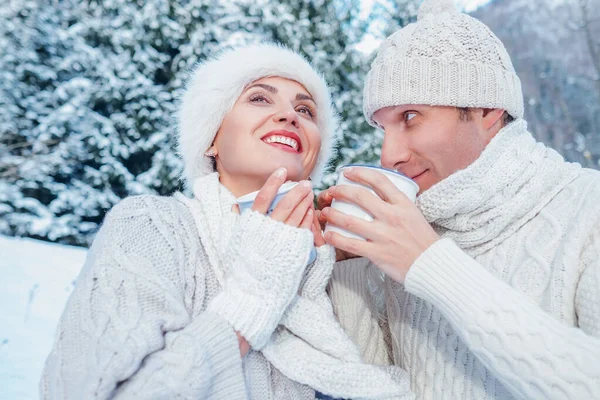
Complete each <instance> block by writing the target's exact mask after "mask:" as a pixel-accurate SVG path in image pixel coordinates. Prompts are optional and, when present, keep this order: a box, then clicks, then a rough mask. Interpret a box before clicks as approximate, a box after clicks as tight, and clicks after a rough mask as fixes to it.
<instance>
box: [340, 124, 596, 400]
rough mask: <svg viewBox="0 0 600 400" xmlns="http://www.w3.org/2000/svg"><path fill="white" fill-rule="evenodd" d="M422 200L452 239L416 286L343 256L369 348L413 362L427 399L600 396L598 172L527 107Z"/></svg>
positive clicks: (344, 301) (348, 317)
mask: <svg viewBox="0 0 600 400" xmlns="http://www.w3.org/2000/svg"><path fill="white" fill-rule="evenodd" d="M417 205H418V207H419V208H420V210H421V211H422V212H423V214H424V215H425V217H426V218H427V220H428V221H429V222H430V223H431V224H432V226H433V227H434V228H435V229H436V231H437V232H438V233H439V234H440V235H441V237H442V240H440V241H438V242H436V243H435V244H434V245H433V246H431V247H430V248H429V249H428V250H427V251H426V252H425V253H424V254H423V255H422V256H421V257H420V258H419V259H417V260H416V262H415V263H414V264H413V266H412V267H411V269H410V271H409V272H408V274H407V277H406V281H405V284H404V285H401V284H398V283H396V282H392V281H391V280H389V279H387V278H386V279H385V282H383V285H378V284H377V282H376V281H375V280H373V279H368V277H369V276H372V274H371V275H370V274H369V271H372V269H373V268H374V266H373V265H372V264H369V263H368V260H365V259H356V260H349V261H345V262H342V263H339V264H337V265H336V267H335V269H334V276H333V279H332V283H331V284H330V288H329V290H330V295H331V298H332V302H333V304H334V309H335V311H336V314H337V315H338V317H339V318H340V322H341V323H342V325H343V326H344V327H345V328H346V329H347V330H348V332H349V333H350V335H351V337H352V338H353V339H354V340H355V341H356V342H358V343H359V345H360V347H361V350H362V352H363V354H364V355H365V359H366V360H367V361H371V362H378V363H385V362H393V363H395V364H396V365H399V366H401V367H403V368H405V369H406V370H408V372H409V374H410V376H411V387H412V389H413V391H414V392H415V394H416V396H417V398H418V399H512V398H517V399H598V398H600V174H599V173H598V172H596V171H592V170H586V169H581V168H580V167H579V166H577V165H574V164H569V163H565V162H564V161H563V160H562V158H561V157H560V156H559V155H558V154H557V153H556V152H555V151H553V150H550V149H548V148H546V147H544V146H543V145H542V144H540V143H537V142H535V140H534V139H533V138H532V136H531V135H530V134H529V133H528V132H527V128H526V124H525V122H524V121H522V120H517V121H515V122H514V123H512V124H510V125H509V126H508V127H506V128H505V129H503V130H502V131H501V132H500V133H499V134H498V135H497V136H496V137H495V138H494V139H493V140H492V142H491V143H490V144H489V145H488V147H487V148H486V149H485V151H484V152H483V153H482V155H481V156H480V158H479V159H478V160H477V161H476V162H475V163H473V164H472V165H471V166H469V167H468V168H466V169H464V170H462V171H459V172H457V173H455V174H453V175H452V176H450V177H448V178H447V179H445V180H444V181H442V182H440V183H438V184H437V185H435V186H434V187H432V188H431V189H430V190H428V191H426V192H424V193H423V194H422V195H421V196H420V197H419V199H418V204H417ZM369 283H370V284H371V285H369ZM383 296H385V310H384V311H385V313H386V315H387V324H389V332H388V331H387V324H383V323H382V322H380V321H378V319H377V317H376V313H377V311H381V310H376V309H375V307H374V306H373V304H374V303H377V301H374V300H377V299H378V298H380V297H383ZM390 334H391V337H389V335H390Z"/></svg>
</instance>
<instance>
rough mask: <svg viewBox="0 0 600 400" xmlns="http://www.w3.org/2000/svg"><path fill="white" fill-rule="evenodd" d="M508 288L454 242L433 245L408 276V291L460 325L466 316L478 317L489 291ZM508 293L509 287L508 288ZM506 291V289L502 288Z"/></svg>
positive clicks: (443, 240)
mask: <svg viewBox="0 0 600 400" xmlns="http://www.w3.org/2000/svg"><path fill="white" fill-rule="evenodd" d="M498 286H507V285H506V284H505V283H504V282H502V281H500V280H498V279H497V278H495V277H494V276H493V275H491V274H490V273H489V272H488V271H486V270H485V269H484V268H483V267H482V266H481V265H480V264H479V263H478V262H477V261H475V260H474V259H473V258H471V257H470V256H469V255H467V254H466V253H465V252H464V251H463V250H461V249H460V248H459V247H458V246H457V245H456V244H455V243H454V242H453V241H452V240H451V239H440V240H438V241H437V242H435V243H434V244H433V245H431V246H430V247H429V248H428V249H427V250H426V251H425V252H424V253H423V254H422V255H421V256H420V257H419V258H418V259H417V260H416V261H415V262H414V263H413V265H412V266H411V268H410V270H409V271H408V273H407V274H406V280H405V282H404V287H405V289H406V290H407V291H408V292H409V293H411V294H414V295H415V296H418V297H420V298H422V299H424V300H426V301H428V302H429V303H431V304H432V305H434V306H435V307H436V308H438V309H439V310H440V311H442V312H443V313H444V315H445V316H446V317H447V318H448V319H449V320H451V321H452V322H454V323H456V324H460V322H461V321H462V319H463V317H462V316H461V315H464V314H465V313H469V310H471V309H472V310H473V312H471V313H470V314H471V315H473V314H476V313H477V312H476V311H478V310H480V309H482V308H483V307H482V305H483V304H484V303H487V302H489V301H490V290H491V289H492V288H494V289H496V288H497V287H498ZM506 289H508V290H510V288H509V287H508V286H507V288H506ZM501 290H503V289H501Z"/></svg>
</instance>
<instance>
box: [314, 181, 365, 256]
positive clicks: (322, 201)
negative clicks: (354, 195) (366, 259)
mask: <svg viewBox="0 0 600 400" xmlns="http://www.w3.org/2000/svg"><path fill="white" fill-rule="evenodd" d="M332 201H333V198H332V197H331V195H330V194H329V193H328V191H327V190H325V191H323V192H321V193H319V195H318V196H317V208H318V210H317V211H316V215H317V220H318V221H319V224H320V225H321V231H323V230H325V224H326V223H327V220H326V219H325V217H324V216H323V214H322V213H321V211H319V210H323V209H324V208H325V207H329V206H331V202H332ZM357 257H360V256H357V255H356V254H352V253H348V252H347V251H343V250H340V249H338V248H336V249H335V261H344V260H349V259H351V258H357Z"/></svg>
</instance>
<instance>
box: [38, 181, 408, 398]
mask: <svg viewBox="0 0 600 400" xmlns="http://www.w3.org/2000/svg"><path fill="white" fill-rule="evenodd" d="M193 190H194V198H193V199H190V198H187V197H185V196H183V195H181V194H179V195H177V196H176V197H175V198H165V197H156V196H140V197H133V198H128V199H126V200H124V201H122V202H121V203H119V204H118V205H117V206H115V207H114V209H113V210H112V211H111V212H110V213H109V214H108V216H107V219H106V221H105V223H104V224H103V226H102V229H101V231H100V232H99V233H98V236H97V238H96V240H95V242H94V245H93V246H92V249H91V250H90V252H89V254H88V258H87V261H86V265H85V266H84V268H83V270H82V272H81V274H80V276H79V278H78V281H77V285H76V289H75V291H74V293H73V294H72V296H71V297H70V299H69V302H68V304H67V307H66V309H65V312H64V313H63V316H62V318H61V322H60V324H59V327H58V330H57V335H56V342H55V344H54V348H53V350H52V352H51V354H50V356H49V357H48V360H47V362H46V366H45V368H44V373H43V376H42V381H41V384H40V394H41V398H43V399H47V398H48V399H71V398H72V399H107V398H124V399H125V398H127V399H130V398H152V399H154V398H164V399H172V398H186V399H188V398H189V399H200V398H211V399H212V398H214V399H245V398H250V399H261V400H264V399H291V400H295V399H298V400H300V399H313V398H314V397H315V389H318V390H319V391H321V392H323V393H326V394H329V395H333V396H336V397H344V398H364V399H386V398H395V399H411V398H413V395H412V394H411V392H410V390H409V378H408V376H407V374H406V372H405V371H402V370H401V369H400V368H398V367H393V368H380V367H375V366H371V365H367V364H365V363H364V362H363V361H362V360H361V358H360V355H359V351H358V348H357V347H356V345H355V344H354V343H352V341H351V340H350V339H349V338H348V336H347V335H346V334H345V333H344V331H343V329H342V327H341V326H340V325H339V323H338V322H337V321H336V319H335V317H334V315H333V309H332V306H331V303H330V301H329V299H328V297H327V295H326V293H325V287H326V284H327V281H328V280H329V278H330V275H331V270H332V266H333V263H334V260H335V253H334V250H333V249H332V248H331V247H330V246H322V247H321V248H319V249H318V250H317V252H318V257H317V260H316V261H315V263H313V264H312V265H310V266H309V267H308V268H307V269H306V271H304V270H305V266H306V261H307V259H308V255H309V252H310V249H311V247H312V241H313V238H312V234H311V233H310V231H308V230H302V229H297V228H292V227H290V226H287V225H284V224H281V223H279V222H276V221H274V220H271V219H270V218H268V217H265V216H263V215H260V214H258V213H255V212H247V213H244V214H243V215H241V216H238V215H237V214H235V213H233V212H232V211H231V207H232V206H233V204H234V203H235V198H234V197H233V195H232V194H231V193H230V192H229V191H228V190H227V189H226V188H225V187H224V186H222V185H221V184H220V183H219V179H218V174H216V173H215V174H211V175H209V176H205V177H202V178H199V179H198V180H196V181H195V182H194V185H193ZM273 238H276V240H273ZM266 239H268V240H266ZM304 272H305V273H304ZM303 273H304V274H303ZM282 314H283V315H282ZM278 323H281V325H280V326H279V327H278V328H277V329H276V326H277V324H278ZM232 325H233V326H235V328H236V329H237V330H240V331H241V332H242V333H243V334H244V335H245V336H246V338H247V339H248V340H249V341H250V342H251V343H253V344H254V345H255V346H257V347H256V348H255V349H253V350H251V351H250V352H249V353H248V354H247V355H246V357H245V358H244V359H243V360H241V359H240V351H239V344H238V340H237V337H236V335H235V332H234V329H233V327H232ZM275 329H276V331H275V333H274V334H272V335H271V332H273V330H275ZM292 332H293V333H292ZM261 343H262V344H261ZM264 343H266V345H264ZM263 346H264V347H263ZM258 348H262V349H263V351H257V350H258ZM358 377H360V379H357V378H358Z"/></svg>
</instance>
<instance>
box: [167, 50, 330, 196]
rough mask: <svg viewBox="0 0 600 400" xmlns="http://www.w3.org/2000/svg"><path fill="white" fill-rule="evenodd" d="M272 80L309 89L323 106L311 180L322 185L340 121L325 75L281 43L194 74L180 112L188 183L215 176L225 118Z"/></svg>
mask: <svg viewBox="0 0 600 400" xmlns="http://www.w3.org/2000/svg"><path fill="white" fill-rule="evenodd" d="M270 76H278V77H282V78H287V79H291V80H294V81H296V82H298V83H300V84H301V85H303V86H304V87H305V88H306V90H307V91H308V92H309V93H310V95H311V96H312V97H313V98H314V100H315V102H316V104H317V126H318V127H319V131H320V132H321V150H320V154H319V157H318V159H317V164H316V165H315V169H314V171H313V173H312V174H311V179H312V180H313V182H315V183H317V184H318V183H319V182H320V179H321V175H322V173H323V170H324V169H325V167H326V166H327V162H328V161H329V158H330V156H331V153H332V149H333V146H334V144H335V130H336V128H337V124H338V117H337V114H336V113H335V111H334V109H333V106H332V104H331V95H330V92H329V88H328V87H327V84H326V82H325V80H324V79H323V77H322V75H321V74H320V73H319V72H317V71H316V70H315V69H314V68H313V67H312V66H311V65H310V64H309V62H308V61H307V60H306V59H305V58H304V57H302V56H301V55H300V54H298V53H296V52H294V51H292V50H290V49H288V48H285V47H283V46H281V45H275V44H269V43H261V44H254V45H247V46H242V47H236V48H230V49H227V50H224V51H221V52H220V53H218V54H217V55H215V56H214V57H211V58H209V59H207V60H205V61H204V62H202V63H200V64H199V65H198V66H197V67H196V68H195V69H194V70H193V71H192V73H191V76H190V79H189V81H188V83H187V87H186V90H185V92H184V94H183V97H182V101H181V106H180V109H179V114H178V125H179V138H178V150H179V154H180V155H181V157H182V158H183V162H184V177H185V180H186V184H187V185H188V186H191V185H192V184H193V181H194V180H195V179H196V178H198V177H201V176H203V175H207V174H210V173H212V172H214V170H213V163H212V159H211V158H210V157H207V156H205V155H204V153H205V152H206V150H208V149H209V148H210V146H211V145H212V143H213V141H214V139H215V136H216V134H217V131H218V130H219V127H220V126H221V123H222V122H223V119H224V117H225V115H226V114H227V113H228V112H229V111H230V110H231V109H232V108H233V105H234V104H235V102H236V101H237V99H238V98H239V96H240V95H241V94H242V92H243V90H244V89H245V88H246V87H247V86H248V85H249V84H250V83H252V82H254V81H256V80H258V79H261V78H265V77H270Z"/></svg>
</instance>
